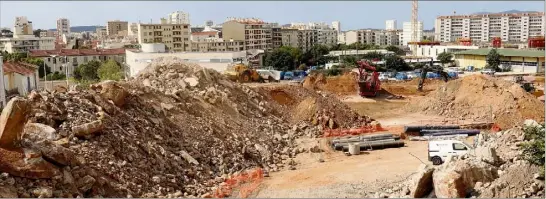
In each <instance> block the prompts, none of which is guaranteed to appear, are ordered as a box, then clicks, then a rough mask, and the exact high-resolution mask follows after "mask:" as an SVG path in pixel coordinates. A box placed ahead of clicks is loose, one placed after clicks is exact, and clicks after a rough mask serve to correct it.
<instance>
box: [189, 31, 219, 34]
mask: <svg viewBox="0 0 546 199" xmlns="http://www.w3.org/2000/svg"><path fill="white" fill-rule="evenodd" d="M216 34H218V32H215V31H203V32H193V33H191V35H216Z"/></svg>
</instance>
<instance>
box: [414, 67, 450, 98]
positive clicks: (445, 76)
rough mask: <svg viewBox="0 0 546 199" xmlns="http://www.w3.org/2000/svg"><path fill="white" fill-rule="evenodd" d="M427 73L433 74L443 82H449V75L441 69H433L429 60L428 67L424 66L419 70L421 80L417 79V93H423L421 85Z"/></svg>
mask: <svg viewBox="0 0 546 199" xmlns="http://www.w3.org/2000/svg"><path fill="white" fill-rule="evenodd" d="M428 72H434V73H436V74H438V75H440V76H441V77H442V79H443V80H444V82H447V81H448V80H449V75H448V74H447V73H446V72H445V71H444V70H443V68H437V67H434V65H433V62H432V60H430V66H425V67H423V69H421V78H420V79H419V85H418V86H417V90H418V91H423V85H424V83H425V79H426V78H427V73H428Z"/></svg>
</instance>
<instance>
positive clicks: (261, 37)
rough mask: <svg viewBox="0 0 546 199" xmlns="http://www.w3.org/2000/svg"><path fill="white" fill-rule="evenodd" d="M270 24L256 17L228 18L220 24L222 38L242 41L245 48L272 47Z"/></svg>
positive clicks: (266, 48) (262, 48) (265, 48)
mask: <svg viewBox="0 0 546 199" xmlns="http://www.w3.org/2000/svg"><path fill="white" fill-rule="evenodd" d="M272 33H273V32H272V26H271V25H270V24H267V23H265V22H263V21H261V20H258V19H228V21H226V22H225V23H224V24H223V25H222V38H224V39H225V40H235V41H244V42H245V49H246V50H251V49H261V50H270V49H272V48H273V40H272Z"/></svg>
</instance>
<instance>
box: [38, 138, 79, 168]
mask: <svg viewBox="0 0 546 199" xmlns="http://www.w3.org/2000/svg"><path fill="white" fill-rule="evenodd" d="M38 150H40V151H41V152H42V155H43V157H44V159H46V160H47V161H50V162H53V163H55V164H59V165H63V166H66V165H72V166H75V165H79V164H81V163H80V162H79V161H78V159H77V158H75V156H76V155H75V154H74V152H73V151H72V150H70V149H68V148H65V147H62V146H59V145H56V144H54V143H53V142H45V143H44V144H42V145H40V146H39V147H38Z"/></svg>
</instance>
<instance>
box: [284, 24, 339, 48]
mask: <svg viewBox="0 0 546 199" xmlns="http://www.w3.org/2000/svg"><path fill="white" fill-rule="evenodd" d="M332 24H333V26H336V27H334V28H331V27H330V26H329V25H328V24H326V23H314V22H310V23H307V24H305V23H291V25H290V27H289V28H287V30H285V31H284V32H283V33H286V34H287V35H286V36H284V35H283V41H284V42H283V45H285V46H293V47H298V48H301V49H302V50H304V51H305V50H308V49H310V48H311V47H312V46H313V45H317V44H321V45H327V46H333V45H336V44H337V42H338V30H339V28H341V27H340V24H339V22H338V21H334V22H332ZM336 28H337V29H336ZM294 30H297V31H294ZM293 35H295V39H294V36H293ZM285 42H286V44H285Z"/></svg>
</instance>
